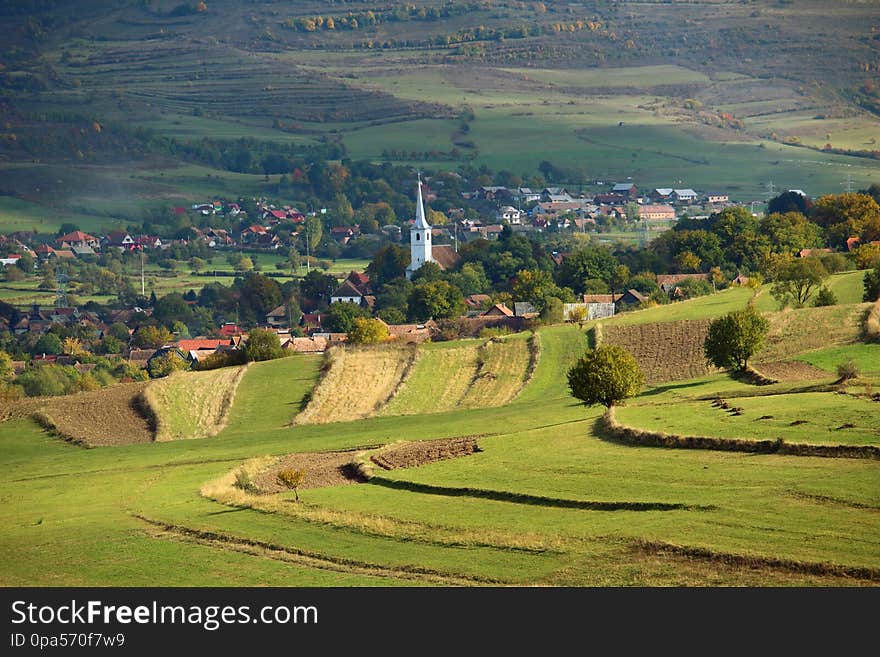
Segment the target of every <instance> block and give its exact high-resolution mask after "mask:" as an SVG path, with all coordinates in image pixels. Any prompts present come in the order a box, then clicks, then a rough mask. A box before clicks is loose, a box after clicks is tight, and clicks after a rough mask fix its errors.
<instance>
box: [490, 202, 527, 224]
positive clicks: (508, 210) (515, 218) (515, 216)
mask: <svg viewBox="0 0 880 657" xmlns="http://www.w3.org/2000/svg"><path fill="white" fill-rule="evenodd" d="M495 220H496V221H506V222H507V223H509V224H520V223H522V212H520V211H519V210H517V209H516V208H515V207H513V206H511V205H504V206H502V207H501V208H499V209H498V212H496V213H495Z"/></svg>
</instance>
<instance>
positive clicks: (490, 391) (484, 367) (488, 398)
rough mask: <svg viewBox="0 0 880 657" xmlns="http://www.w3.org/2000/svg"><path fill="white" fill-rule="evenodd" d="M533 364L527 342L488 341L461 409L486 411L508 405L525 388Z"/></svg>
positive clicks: (480, 351)
mask: <svg viewBox="0 0 880 657" xmlns="http://www.w3.org/2000/svg"><path fill="white" fill-rule="evenodd" d="M531 361H532V357H531V353H530V351H529V344H528V341H527V340H526V339H525V338H523V337H512V338H494V339H492V340H489V341H488V342H487V343H486V344H484V345H483V346H482V347H480V349H479V355H478V368H477V372H476V374H475V376H474V378H473V381H472V383H471V386H470V388H469V389H468V391H467V394H466V395H465V396H464V398H463V399H462V401H461V406H463V407H465V408H487V407H490V406H503V405H504V404H507V403H509V402H510V401H511V400H513V398H514V397H516V396H517V395H518V394H519V392H520V391H521V390H522V389H523V386H525V384H526V380H527V379H528V377H529V375H530V374H531V371H530V365H531Z"/></svg>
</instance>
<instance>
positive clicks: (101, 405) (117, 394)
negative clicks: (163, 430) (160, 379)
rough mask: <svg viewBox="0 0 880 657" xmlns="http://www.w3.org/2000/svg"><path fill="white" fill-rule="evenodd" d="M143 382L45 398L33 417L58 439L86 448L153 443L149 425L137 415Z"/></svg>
mask: <svg viewBox="0 0 880 657" xmlns="http://www.w3.org/2000/svg"><path fill="white" fill-rule="evenodd" d="M146 385H147V384H146V383H145V382H138V383H120V384H117V385H113V386H109V387H107V388H104V389H102V390H95V391H92V392H80V393H77V394H75V395H66V396H63V397H47V398H43V399H41V400H40V401H41V403H40V404H39V405H38V406H37V408H36V409H35V410H34V417H35V418H36V419H37V420H38V421H39V422H40V423H41V424H43V425H44V426H46V427H47V428H49V429H51V430H52V431H55V432H57V433H58V434H59V435H60V436H61V437H63V438H65V439H67V440H71V441H73V442H76V443H80V444H83V445H87V446H89V447H98V446H105V445H133V444H136V443H149V442H153V429H152V426H151V424H150V421H149V420H148V419H147V418H146V417H144V415H143V414H142V413H141V411H140V399H141V395H142V394H143V392H144V388H146Z"/></svg>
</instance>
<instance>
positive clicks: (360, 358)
mask: <svg viewBox="0 0 880 657" xmlns="http://www.w3.org/2000/svg"><path fill="white" fill-rule="evenodd" d="M416 353H417V351H416V348H415V347H396V346H380V347H338V348H335V349H333V350H332V351H331V352H330V354H329V356H328V358H329V365H328V369H327V371H326V373H325V374H324V377H323V378H322V379H321V381H320V382H319V383H318V385H317V386H316V387H315V390H314V391H313V393H312V397H311V400H310V401H309V404H308V406H306V408H305V410H303V412H302V413H300V414H299V415H297V416H296V418H295V419H294V424H325V423H328V422H346V421H350V420H359V419H362V418H365V417H370V416H372V415H375V414H376V412H377V411H379V410H380V409H381V408H382V407H383V406H384V405H385V404H387V403H388V401H389V400H390V399H391V398H392V397H393V396H394V394H395V393H396V392H397V391H398V390H399V389H400V387H401V385H402V383H403V382H404V380H405V378H406V376H407V374H408V373H409V372H410V371H411V369H412V367H413V363H414V362H415V360H416Z"/></svg>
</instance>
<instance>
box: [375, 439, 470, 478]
mask: <svg viewBox="0 0 880 657" xmlns="http://www.w3.org/2000/svg"><path fill="white" fill-rule="evenodd" d="M479 451H480V448H479V447H478V446H477V439H476V437H474V436H468V437H465V438H443V439H441V440H422V441H419V442H414V443H404V444H402V445H396V446H392V447H389V448H388V449H385V450H382V451H380V452H379V453H378V454H374V455H373V456H372V457H371V458H370V460H371V461H372V462H373V463H375V464H376V465H378V466H379V467H380V468H382V469H383V470H397V469H398V468H416V467H418V466H420V465H425V464H426V463H433V462H435V461H444V460H446V459H454V458H458V457H461V456H470V455H471V454H473V453H474V452H479Z"/></svg>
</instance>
